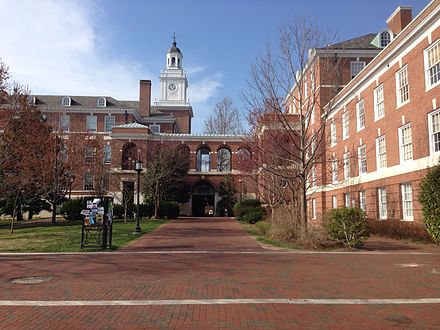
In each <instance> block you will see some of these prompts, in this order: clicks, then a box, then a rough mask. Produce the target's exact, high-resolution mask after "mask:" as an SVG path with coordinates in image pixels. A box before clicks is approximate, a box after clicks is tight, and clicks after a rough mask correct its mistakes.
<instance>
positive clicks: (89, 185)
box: [84, 172, 93, 190]
mask: <svg viewBox="0 0 440 330" xmlns="http://www.w3.org/2000/svg"><path fill="white" fill-rule="evenodd" d="M84 190H93V174H92V173H90V172H87V173H85V175H84Z"/></svg>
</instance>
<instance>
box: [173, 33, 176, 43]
mask: <svg viewBox="0 0 440 330" xmlns="http://www.w3.org/2000/svg"><path fill="white" fill-rule="evenodd" d="M173 40H174V42H176V32H174V33H173Z"/></svg>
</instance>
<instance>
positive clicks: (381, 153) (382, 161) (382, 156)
mask: <svg viewBox="0 0 440 330" xmlns="http://www.w3.org/2000/svg"><path fill="white" fill-rule="evenodd" d="M381 142H383V150H381V147H382V146H381ZM387 165H388V164H387V144H386V139H385V135H381V136H379V137H377V138H376V169H377V170H380V169H382V168H386V167H387Z"/></svg>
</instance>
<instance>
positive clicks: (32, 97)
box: [27, 95, 35, 105]
mask: <svg viewBox="0 0 440 330" xmlns="http://www.w3.org/2000/svg"><path fill="white" fill-rule="evenodd" d="M27 102H28V104H30V105H35V96H32V95H29V96H28V97H27Z"/></svg>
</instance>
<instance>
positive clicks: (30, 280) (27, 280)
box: [11, 276, 52, 284]
mask: <svg viewBox="0 0 440 330" xmlns="http://www.w3.org/2000/svg"><path fill="white" fill-rule="evenodd" d="M50 280H52V276H28V277H18V278H14V279H12V280H11V282H12V283H16V284H38V283H44V282H48V281H50Z"/></svg>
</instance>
